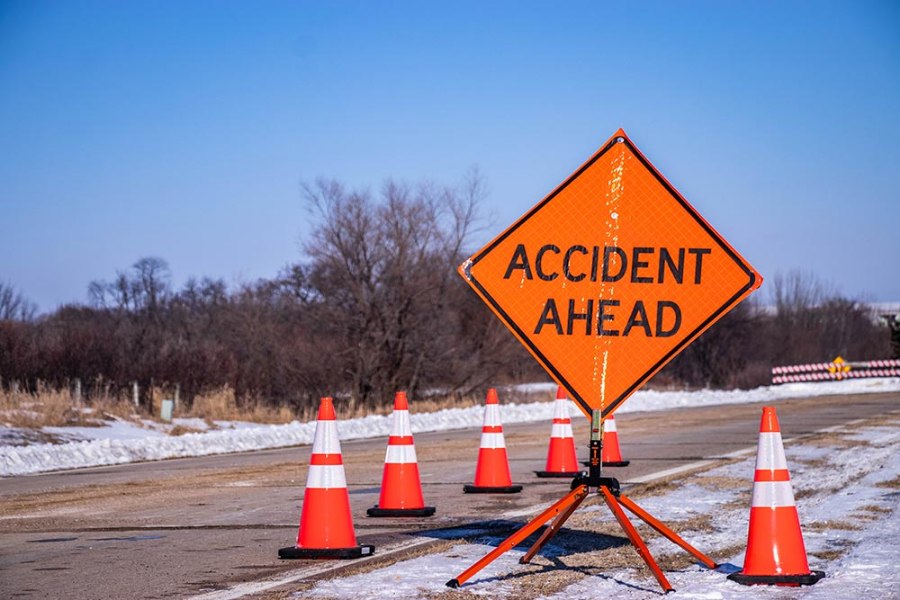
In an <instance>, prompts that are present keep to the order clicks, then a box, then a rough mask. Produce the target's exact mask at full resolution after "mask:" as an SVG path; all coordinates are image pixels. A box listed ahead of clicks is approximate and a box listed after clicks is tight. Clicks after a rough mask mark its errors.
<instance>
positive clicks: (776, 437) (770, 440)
mask: <svg viewBox="0 0 900 600" xmlns="http://www.w3.org/2000/svg"><path fill="white" fill-rule="evenodd" d="M771 469H787V459H786V458H785V457H784V445H783V444H782V442H781V434H780V433H778V432H777V431H766V432H760V434H759V450H758V452H757V454H756V470H757V471H769V470H771Z"/></svg>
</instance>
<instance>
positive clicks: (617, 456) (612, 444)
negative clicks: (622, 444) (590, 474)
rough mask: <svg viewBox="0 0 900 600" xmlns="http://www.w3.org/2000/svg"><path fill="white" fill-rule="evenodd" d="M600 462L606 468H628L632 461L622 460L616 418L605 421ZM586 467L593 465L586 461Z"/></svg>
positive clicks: (611, 417) (609, 417)
mask: <svg viewBox="0 0 900 600" xmlns="http://www.w3.org/2000/svg"><path fill="white" fill-rule="evenodd" d="M600 461H601V463H602V464H603V466H604V467H627V466H628V465H630V464H631V461H630V460H622V451H621V450H619V432H618V431H617V430H616V418H615V416H613V415H610V416H608V417H607V418H606V419H605V420H604V421H603V449H602V450H601V452H600ZM583 464H584V465H585V466H588V467H589V466H590V465H591V463H590V462H588V461H585V462H584V463H583Z"/></svg>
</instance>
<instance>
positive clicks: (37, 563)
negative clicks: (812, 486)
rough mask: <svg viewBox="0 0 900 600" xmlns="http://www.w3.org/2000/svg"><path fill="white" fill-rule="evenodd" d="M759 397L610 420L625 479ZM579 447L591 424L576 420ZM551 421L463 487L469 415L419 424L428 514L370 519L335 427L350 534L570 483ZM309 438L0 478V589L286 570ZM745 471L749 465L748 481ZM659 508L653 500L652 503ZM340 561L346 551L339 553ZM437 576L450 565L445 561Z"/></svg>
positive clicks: (885, 408)
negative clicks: (504, 461) (489, 488)
mask: <svg viewBox="0 0 900 600" xmlns="http://www.w3.org/2000/svg"><path fill="white" fill-rule="evenodd" d="M761 406H762V405H761V404H744V405H736V404H732V405H722V406H708V407H701V408H680V409H674V410H668V411H659V412H652V413H627V414H624V415H622V416H621V417H619V418H617V419H616V422H617V424H618V429H619V437H620V443H621V448H622V453H623V456H624V458H626V459H629V460H631V465H630V466H629V467H627V468H620V469H607V470H606V471H605V474H606V475H612V476H615V477H617V478H618V479H619V480H620V481H622V482H623V483H627V482H629V481H631V480H635V479H638V478H641V477H644V476H647V475H650V474H653V473H658V472H660V471H664V470H667V469H675V468H677V467H679V466H682V465H688V464H691V463H694V462H696V461H699V460H704V459H716V458H718V457H721V456H723V455H726V454H728V453H731V452H735V451H737V450H741V449H744V448H755V445H756V440H757V434H758V431H759V418H760V410H761ZM776 406H777V407H778V416H779V419H780V421H781V426H782V431H783V435H784V437H785V438H791V437H795V436H799V435H804V434H809V433H812V432H815V431H817V430H820V429H823V428H826V427H832V426H836V425H841V424H844V423H847V422H850V421H853V420H857V419H866V418H871V417H874V416H877V415H880V414H884V413H887V412H890V411H897V410H900V393H886V394H865V395H858V396H828V397H815V398H802V399H794V400H784V401H780V402H778V403H776ZM574 421H575V423H574V427H575V436H576V442H577V444H578V446H579V448H578V450H579V454H580V455H581V456H582V457H583V458H585V457H586V455H587V449H586V444H587V423H586V420H585V419H582V418H577V419H574ZM549 430H550V427H549V424H548V423H529V424H519V425H509V426H506V427H505V432H506V443H507V447H508V449H509V454H510V459H511V460H510V463H511V468H512V472H513V479H514V481H515V482H516V483H522V484H524V485H525V491H524V492H523V493H521V494H514V495H501V496H488V495H467V494H463V493H462V486H463V484H465V483H471V482H472V478H473V476H474V470H475V460H476V456H477V453H478V441H479V435H480V434H479V431H478V429H477V428H473V429H467V430H458V431H444V432H433V433H421V434H417V435H416V450H417V454H418V458H419V468H420V471H421V474H422V481H423V489H424V494H425V500H426V503H428V504H429V505H434V506H436V507H437V515H436V516H435V517H433V518H431V519H411V520H403V519H384V520H378V519H372V518H369V517H366V516H365V510H366V509H367V508H369V507H371V506H373V505H375V504H376V503H377V501H378V492H379V485H380V483H381V471H382V467H383V460H384V453H385V444H386V441H385V439H384V438H380V439H372V440H360V441H352V442H345V443H344V444H343V453H344V463H345V467H346V472H347V480H348V483H349V487H350V497H351V503H352V507H353V513H354V514H353V518H354V523H355V525H356V533H357V536H358V538H359V539H360V541H361V542H363V543H371V544H375V546H376V555H377V554H379V553H380V552H381V553H383V552H385V551H386V549H387V548H389V547H390V546H391V545H396V544H401V543H404V542H415V541H417V540H420V539H423V538H428V534H427V533H423V532H425V531H426V530H427V529H429V528H436V527H444V526H454V525H461V524H465V523H470V522H475V521H483V520H485V519H493V518H498V517H500V516H501V515H504V514H505V515H507V516H510V515H514V514H516V513H518V514H520V515H521V514H525V513H526V511H527V510H528V509H529V508H531V507H533V506H536V505H541V504H544V505H546V504H548V503H549V502H551V501H552V500H556V499H558V498H559V497H561V496H562V495H563V494H564V493H565V491H566V490H567V489H568V480H544V479H538V478H536V477H535V476H534V474H533V471H534V470H540V469H543V466H544V460H545V456H546V451H547V437H548V435H549ZM309 451H310V448H309V447H308V446H307V447H302V448H287V449H278V450H266V451H261V452H250V453H245V454H231V455H221V456H205V457H198V458H185V459H175V460H169V461H164V462H154V463H140V464H128V465H122V466H114V467H102V468H94V469H83V470H79V471H68V472H60V473H50V474H41V475H32V476H21V477H11V478H5V479H0V533H2V535H0V597H3V598H63V597H64V598H67V599H70V600H76V599H80V598H85V599H100V598H115V599H119V598H126V597H127V598H173V597H175V598H181V597H186V596H192V595H196V594H201V593H204V592H209V591H212V590H227V589H229V588H232V587H233V586H235V585H237V584H240V583H241V582H254V581H259V580H262V579H265V578H267V577H272V578H277V577H278V576H283V577H287V576H288V575H289V574H290V573H293V572H295V571H297V570H298V569H299V568H303V567H308V566H309V565H310V564H313V565H315V566H316V567H317V570H323V569H325V570H327V569H329V568H331V566H330V565H333V564H336V563H329V562H317V563H308V562H285V561H280V560H279V559H278V558H277V551H278V548H280V547H284V546H290V545H293V543H294V541H295V540H296V536H297V526H298V520H299V516H300V500H301V499H302V495H303V486H304V484H305V481H306V465H307V462H308V459H309ZM749 485H750V482H749V480H748V486H749ZM658 516H661V517H663V518H664V515H658ZM346 564H347V563H341V565H346ZM447 575H448V579H449V578H450V577H451V576H452V575H455V574H454V573H448V574H447Z"/></svg>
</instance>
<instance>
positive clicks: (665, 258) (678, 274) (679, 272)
mask: <svg viewBox="0 0 900 600" xmlns="http://www.w3.org/2000/svg"><path fill="white" fill-rule="evenodd" d="M666 266H668V267H669V273H671V274H672V277H673V278H674V279H675V283H679V284H680V283H681V282H682V281H683V280H684V248H679V249H678V262H677V263H676V262H675V261H674V260H672V254H671V253H670V252H669V249H668V248H660V249H659V276H658V277H657V278H656V279H657V281H658V282H659V283H665V281H666Z"/></svg>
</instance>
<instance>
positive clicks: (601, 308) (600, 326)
mask: <svg viewBox="0 0 900 600" xmlns="http://www.w3.org/2000/svg"><path fill="white" fill-rule="evenodd" d="M618 305H619V301H618V300H603V299H602V298H601V299H600V303H599V305H598V306H597V335H609V336H617V335H619V330H618V329H606V326H605V325H604V323H605V322H606V321H612V320H613V318H614V317H615V315H610V314H607V313H606V309H607V308H608V307H609V308H611V307H614V306H618Z"/></svg>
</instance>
